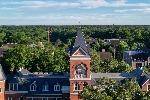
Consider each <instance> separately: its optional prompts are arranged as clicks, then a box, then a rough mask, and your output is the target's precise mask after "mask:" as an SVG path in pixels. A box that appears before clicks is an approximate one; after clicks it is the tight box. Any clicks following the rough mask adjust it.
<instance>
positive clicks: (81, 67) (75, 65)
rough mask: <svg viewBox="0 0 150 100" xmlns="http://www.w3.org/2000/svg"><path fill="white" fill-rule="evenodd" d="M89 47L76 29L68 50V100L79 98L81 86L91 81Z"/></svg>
mask: <svg viewBox="0 0 150 100" xmlns="http://www.w3.org/2000/svg"><path fill="white" fill-rule="evenodd" d="M90 61H91V58H90V55H89V48H88V46H87V44H86V42H85V39H84V37H83V34H82V32H81V30H78V32H77V36H76V39H75V43H74V46H73V49H72V50H71V52H70V100H79V99H80V95H79V94H80V92H81V91H82V90H83V87H84V86H85V85H87V84H90V82H91V74H90Z"/></svg>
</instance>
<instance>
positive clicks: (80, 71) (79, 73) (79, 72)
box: [75, 64, 86, 78]
mask: <svg viewBox="0 0 150 100" xmlns="http://www.w3.org/2000/svg"><path fill="white" fill-rule="evenodd" d="M75 77H76V78H85V77H86V66H85V65H84V64H79V65H77V66H76V69H75Z"/></svg>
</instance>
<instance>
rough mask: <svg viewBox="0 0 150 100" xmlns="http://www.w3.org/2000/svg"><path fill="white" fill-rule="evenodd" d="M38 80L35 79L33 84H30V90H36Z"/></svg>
mask: <svg viewBox="0 0 150 100" xmlns="http://www.w3.org/2000/svg"><path fill="white" fill-rule="evenodd" d="M36 87H37V86H36V81H34V82H33V83H32V84H31V85H30V91H36Z"/></svg>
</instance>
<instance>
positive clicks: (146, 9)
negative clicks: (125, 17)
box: [114, 8, 150, 13]
mask: <svg viewBox="0 0 150 100" xmlns="http://www.w3.org/2000/svg"><path fill="white" fill-rule="evenodd" d="M114 12H117V13H125V12H144V13H150V8H135V9H117V10H114Z"/></svg>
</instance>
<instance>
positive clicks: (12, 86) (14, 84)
mask: <svg viewBox="0 0 150 100" xmlns="http://www.w3.org/2000/svg"><path fill="white" fill-rule="evenodd" d="M9 90H11V91H14V90H18V84H17V83H9Z"/></svg>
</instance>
